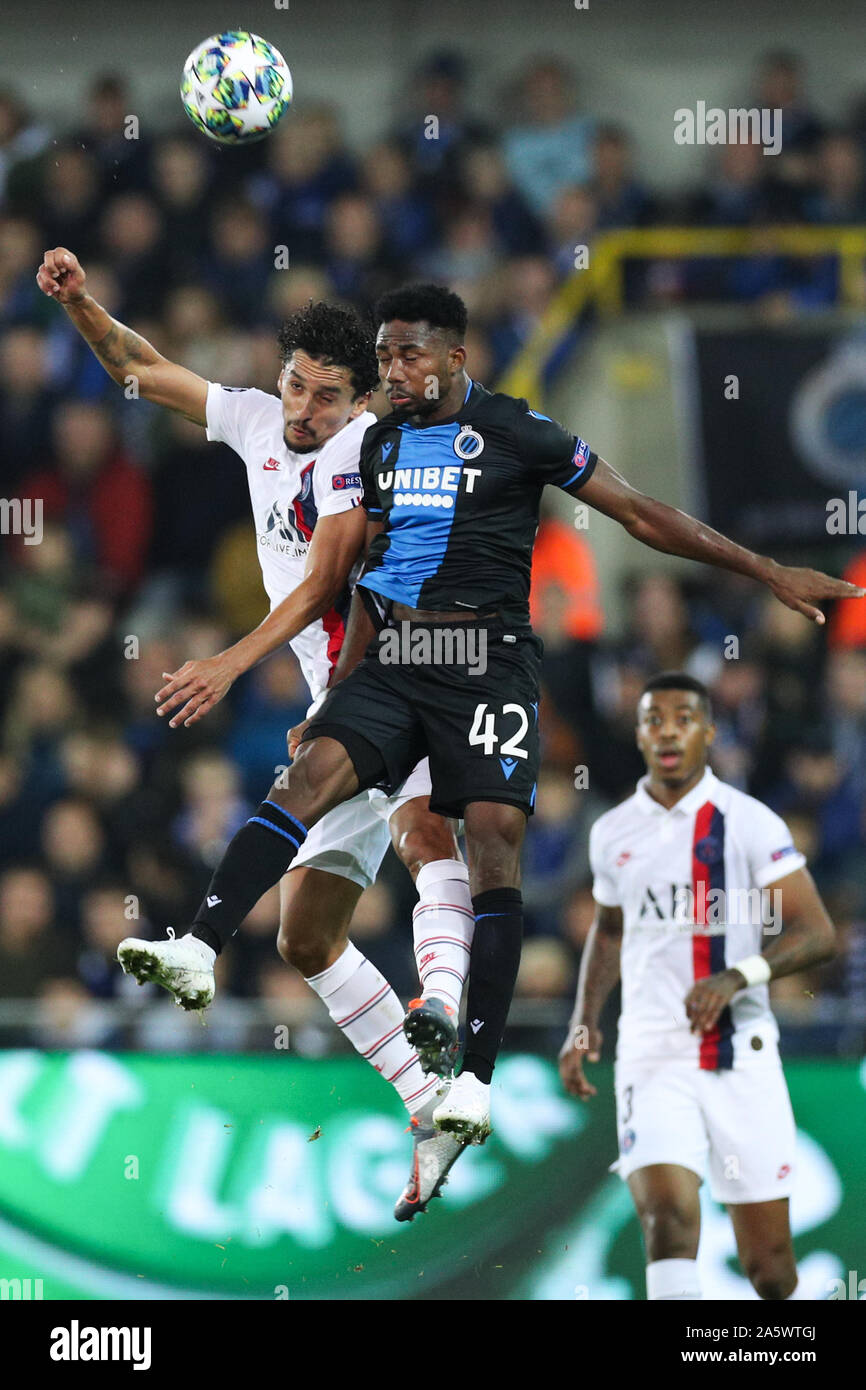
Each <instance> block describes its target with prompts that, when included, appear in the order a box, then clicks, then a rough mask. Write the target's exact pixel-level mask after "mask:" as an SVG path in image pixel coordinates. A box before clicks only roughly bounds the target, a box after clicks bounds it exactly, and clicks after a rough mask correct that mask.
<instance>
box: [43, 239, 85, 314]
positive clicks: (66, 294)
mask: <svg viewBox="0 0 866 1390" xmlns="http://www.w3.org/2000/svg"><path fill="white" fill-rule="evenodd" d="M84 280H85V275H84V271H83V270H82V268H81V265H80V263H79V260H78V257H77V256H74V255H73V254H72V252H71V251H67V249H66V247H65V246H55V248H54V250H53V251H46V252H45V258H44V260H43V262H42V264H41V266H40V267H39V269H38V270H37V272H36V283H37V285H38V286H39V288H40V290H41V291H42V293H43V294H47V295H48V298H49V299H56V300H57V303H58V304H71V303H72V302H73V300H76V299H83V298H84V295H85V293H86V291H85V289H84Z"/></svg>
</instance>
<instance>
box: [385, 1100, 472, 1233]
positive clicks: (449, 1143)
mask: <svg viewBox="0 0 866 1390" xmlns="http://www.w3.org/2000/svg"><path fill="white" fill-rule="evenodd" d="M435 1104H436V1098H435V1097H434V1099H433V1101H432V1102H428V1104H427V1105H425V1106H424V1109H423V1110H422V1111H421V1113H420V1114H419V1115H413V1116H412V1118H411V1120H410V1121H409V1129H410V1130H411V1131H412V1140H413V1144H414V1148H413V1151H412V1171H411V1172H410V1174H409V1181H408V1182H407V1184H406V1186H405V1187H404V1188H403V1191H402V1192H401V1193H400V1196H399V1197H398V1198H397V1202H396V1205H395V1207H394V1218H395V1220H397V1221H412V1220H413V1219H414V1218H415V1217H416V1216H418V1215H419V1213H421V1212H424V1211H426V1210H427V1203H428V1202H432V1200H433V1198H434V1197H441V1196H442V1188H443V1187H444V1186H445V1184H446V1182H447V1181H448V1174H449V1173H450V1172H451V1169H452V1168H453V1166H454V1164H455V1163H456V1162H457V1160H458V1158H459V1157H460V1155H461V1154H462V1152H463V1150H464V1149H465V1148H467V1147H468V1144H469V1140H468V1139H464V1138H463V1137H462V1135H458V1134H443V1133H442V1131H441V1130H439V1129H436V1127H435V1126H434V1124H433V1118H432V1111H433V1108H434V1106H435Z"/></svg>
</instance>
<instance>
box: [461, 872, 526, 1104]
mask: <svg viewBox="0 0 866 1390" xmlns="http://www.w3.org/2000/svg"><path fill="white" fill-rule="evenodd" d="M472 906H473V908H474V909H475V935H474V936H473V938H472V950H471V953H470V956H469V990H468V993H467V998H466V1051H465V1053H464V1056H463V1066H462V1068H461V1070H462V1071H471V1072H473V1073H474V1074H475V1076H477V1077H478V1080H479V1081H483V1082H484V1083H485V1084H486V1085H488V1086H489V1084H490V1081H491V1078H492V1076H493V1067H494V1065H495V1063H496V1056H497V1053H498V1052H499V1049H500V1047H501V1046H502V1035H503V1034H504V1032H505V1021H506V1019H507V1018H508V1010H509V1007H510V1005H511V997H512V995H513V994H514V985H515V983H516V980H517V968H518V966H519V965H520V947H521V943H522V941H523V898H522V897H521V895H520V889H519V888H491V889H490V890H489V891H488V892H486V893H479V894H478V896H477V897H475V898H473V899H472Z"/></svg>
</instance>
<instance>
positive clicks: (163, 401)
mask: <svg viewBox="0 0 866 1390" xmlns="http://www.w3.org/2000/svg"><path fill="white" fill-rule="evenodd" d="M38 282H39V285H40V288H41V289H43V291H44V292H45V293H46V294H48V295H49V296H51V297H52V298H54V299H56V300H57V302H58V303H60V304H61V305H62V306H63V308H64V309H65V310H66V312H67V314H68V315H69V317H70V319H71V320H72V322H73V323H74V324H75V326H76V328H77V329H78V331H79V332H80V333H81V334H82V335H83V337H84V338H85V339H86V340H87V341H88V343H89V344H90V345H91V347H92V349H93V351H94V353H95V355H96V356H97V358H98V359H99V361H100V362H102V364H103V366H104V367H105V369H106V370H107V371H108V372H109V374H110V375H111V376H112V377H113V378H114V380H115V381H117V382H119V383H120V384H123V383H125V382H126V381H127V380H128V378H129V377H130V376H133V375H134V376H135V377H136V378H137V380H138V387H139V394H140V395H141V396H144V397H145V398H146V399H148V400H152V401H155V402H156V403H157V404H160V405H165V406H167V407H168V408H169V409H172V410H176V411H178V412H180V413H181V414H182V415H184V416H185V417H186V418H187V419H189V420H192V421H193V422H194V423H196V424H198V425H202V426H204V427H205V428H206V429H207V433H208V438H209V439H211V440H217V441H222V442H225V443H226V444H228V445H229V446H230V447H231V448H232V449H233V450H234V451H235V453H237V454H238V455H239V456H240V457H241V458H242V459H243V461H244V463H245V465H246V470H247V481H248V484H249V491H250V500H251V504H252V511H253V518H254V522H255V526H256V532H257V540H258V545H257V551H258V557H259V563H260V565H261V570H262V578H263V581H264V586H265V589H266V591H267V594H268V597H269V599H270V603H271V612H270V613H269V615H268V617H267V618H265V620H264V621H263V622H262V623H261V624H260V626H259V627H257V628H256V629H255V631H254V632H251V633H249V634H248V635H247V636H245V637H242V638H241V639H240V640H239V641H238V642H236V643H234V644H233V645H232V646H230V647H229V648H227V649H226V651H224V652H221V653H219V654H218V655H216V656H213V657H209V658H206V659H203V660H199V661H190V662H186V663H185V664H184V665H182V666H181V667H180V668H179V669H178V670H177V671H175V672H173V673H167V683H166V684H165V685H164V686H163V688H162V689H161V690H160V691H159V693H158V694H157V696H156V699H157V702H158V707H157V713H158V714H159V715H161V716H163V717H167V718H168V719H169V722H170V724H171V726H172V727H173V728H174V727H178V726H179V725H190V724H194V723H195V722H196V721H197V720H199V719H201V718H203V717H204V715H205V714H206V713H207V712H208V711H209V710H210V709H212V708H213V707H214V705H216V703H217V702H218V701H219V700H221V699H222V698H223V696H224V695H225V694H226V693H227V691H228V690H229V689H230V688H231V686H232V684H233V683H234V681H235V680H236V679H237V678H238V676H239V675H240V674H241V673H242V672H244V671H247V670H249V669H250V668H251V667H252V666H254V665H255V664H257V663H258V662H259V661H261V660H262V659H263V658H265V657H266V656H267V655H269V653H271V652H273V651H275V650H276V649H277V648H278V647H280V646H282V645H283V644H284V643H286V642H289V644H290V645H291V647H292V649H293V650H294V652H295V654H296V656H297V657H298V660H299V662H300V665H301V669H302V671H303V674H304V676H305V678H306V681H307V684H308V685H309V688H310V693H311V695H312V697H313V700H314V707H315V702H316V701H317V700H319V701H320V700H321V699H322V698H323V696H324V691H325V689H326V687H327V685H328V681H329V678H330V676H331V674H332V672H333V669H334V665H335V662H336V660H337V657H338V654H339V651H340V645H341V642H342V640H343V636H344V632H345V622H344V620H345V617H346V613H347V610H348V602H349V597H350V593H349V590H350V586H351V583H352V582H353V580H354V577H355V575H356V573H357V570H358V562H359V559H360V551H361V549H362V547H363V544H364V531H365V514H364V510H363V508H362V506H361V500H362V488H361V480H360V473H359V462H358V460H359V452H360V446H361V441H362V439H363V436H364V432H365V430H366V429H367V427H368V426H369V425H370V424H372V423H373V422H374V421H375V416H374V415H373V414H372V413H371V412H370V411H369V410H368V409H367V407H368V404H369V400H370V395H371V392H372V391H373V390H374V389H375V388H376V386H377V385H378V375H377V369H376V359H375V352H374V341H373V335H372V332H371V331H370V329H369V328H368V327H367V326H366V325H365V324H364V323H363V322H362V321H361V320H360V319H359V317H358V316H357V315H356V314H355V312H354V311H353V310H351V309H347V308H343V307H340V306H337V305H331V304H326V303H317V304H310V305H309V306H308V307H307V308H304V309H301V310H299V311H298V312H297V313H296V314H294V315H293V316H292V317H291V318H290V319H288V320H287V322H285V323H284V324H283V326H282V328H281V330H280V333H279V340H278V341H279V349H280V361H281V371H280V374H279V378H278V382H277V386H278V390H279V392H280V396H279V398H278V397H276V396H273V395H271V394H269V393H268V392H265V391H258V390H248V389H243V388H240V389H239V388H235V387H224V386H220V385H218V384H216V383H214V382H207V381H205V380H204V379H203V378H202V377H200V376H197V375H196V374H195V373H194V372H191V371H188V370H187V369H186V368H185V367H182V366H180V365H178V364H177V363H175V362H170V361H168V360H167V359H166V358H164V357H163V356H162V355H161V354H160V353H158V352H157V351H156V350H155V349H154V348H153V347H152V346H151V345H150V344H149V343H147V342H145V341H144V339H142V338H140V337H139V336H138V335H137V334H136V333H134V332H132V331H131V330H130V329H129V328H127V327H125V326H124V325H123V324H121V323H118V322H117V321H116V320H114V319H112V318H110V316H109V315H108V314H107V313H106V311H105V310H104V309H103V308H102V307H101V306H100V305H98V304H97V303H96V302H95V301H94V300H93V299H92V298H91V297H90V296H89V295H88V294H87V290H86V285H85V273H84V271H83V269H82V268H81V266H80V264H79V263H78V261H77V259H76V257H75V256H74V255H73V253H72V252H71V251H68V250H67V249H66V248H64V247H57V248H55V249H54V250H52V251H48V252H46V254H45V259H44V262H43V264H42V266H40V269H39V274H38ZM203 485H206V475H205V476H203ZM429 792H430V776H429V769H428V767H427V764H426V762H425V761H423V760H419V763H418V766H415V767H413V769H411V770H410V771H409V773H408V776H407V778H406V780H405V781H404V783H403V784H402V786H401V787H400V788H398V789H397V790H396V793H395V795H393V796H386V795H385V794H384V793H378V794H374V793H370V794H368V793H367V792H363V793H360V794H359V795H357V796H356V797H354V798H353V799H352V800H351V801H349V802H347V803H346V804H345V805H343V806H339V807H337V808H335V809H334V811H333V812H332V814H331V815H329V816H327V817H326V818H325V819H324V820H321V821H319V823H318V824H317V825H316V826H315V828H314V829H313V830H312V832H311V834H310V835H309V836H308V837H307V839H306V842H305V844H304V846H303V849H302V851H301V852H300V853H299V854H298V855H297V857H296V858H295V859H294V861H293V863H292V866H291V869H290V871H289V872H288V873H286V874H285V876H284V877H283V878H282V879H281V883H280V928H279V936H278V940H277V945H278V950H279V952H280V955H281V956H282V957H283V959H284V960H285V961H286V962H287V963H289V964H291V965H293V966H294V967H295V968H297V969H298V970H299V971H300V972H301V974H302V975H303V976H304V978H305V979H306V980H307V982H308V984H310V986H311V988H312V989H314V990H315V992H316V993H317V994H318V995H319V997H320V998H321V999H322V1000H323V1001H324V1003H325V1005H326V1006H327V1008H328V1011H329V1013H330V1014H331V1017H332V1018H333V1020H334V1022H335V1023H336V1024H337V1026H338V1027H339V1028H340V1029H341V1030H342V1032H343V1033H344V1034H345V1035H346V1037H347V1038H348V1039H349V1041H350V1042H351V1043H352V1044H353V1046H354V1047H355V1048H356V1049H357V1051H358V1052H359V1053H360V1054H361V1055H362V1056H363V1057H364V1058H365V1059H366V1060H367V1061H368V1062H369V1063H370V1065H371V1066H372V1067H374V1068H375V1070H376V1071H377V1072H379V1074H380V1075H381V1076H382V1077H383V1078H384V1079H385V1080H387V1081H389V1082H390V1083H391V1084H392V1086H393V1087H394V1089H395V1090H396V1091H397V1093H398V1094H399V1096H400V1098H401V1100H402V1101H403V1103H404V1104H405V1106H406V1108H407V1110H408V1111H409V1115H410V1121H411V1128H412V1134H413V1139H414V1146H413V1162H412V1170H411V1174H410V1178H409V1181H408V1183H407V1185H406V1187H405V1189H404V1191H403V1193H402V1194H401V1196H400V1198H399V1199H398V1202H397V1205H396V1208H395V1215H396V1217H397V1219H398V1220H411V1219H412V1217H413V1216H415V1215H416V1214H417V1213H419V1212H422V1211H424V1210H425V1208H426V1205H427V1203H428V1201H429V1200H430V1199H431V1198H432V1197H433V1196H436V1195H438V1193H439V1191H440V1189H441V1187H442V1185H443V1183H444V1181H445V1178H446V1176H447V1173H448V1171H449V1169H450V1167H451V1165H452V1164H453V1162H454V1161H455V1159H456V1158H457V1157H458V1155H459V1154H460V1152H461V1151H462V1148H463V1147H464V1144H463V1141H462V1140H461V1139H459V1138H455V1137H454V1136H451V1135H442V1134H440V1133H438V1132H437V1131H435V1130H434V1128H433V1125H432V1120H431V1115H432V1110H433V1107H434V1106H435V1104H436V1101H437V1099H438V1098H439V1097H440V1096H441V1094H442V1089H443V1088H442V1086H441V1085H440V1082H439V1078H438V1076H436V1075H432V1076H431V1075H430V1073H431V1072H439V1073H443V1074H445V1075H446V1076H447V1075H448V1074H449V1073H450V1070H451V1067H452V1065H453V1055H454V1052H455V1050H456V1049H454V1048H453V1047H452V1048H451V1049H450V1050H448V1051H443V1050H442V1047H441V1045H440V1043H439V1040H438V1033H437V1034H436V1035H435V1036H434V1037H433V1039H432V1043H431V1046H430V1047H428V1048H426V1049H425V1048H424V1047H423V1044H424V1042H425V1040H426V1039H425V1036H424V1034H423V1032H422V1034H421V1036H420V1038H419V1039H418V1042H419V1050H418V1051H416V1048H415V1047H414V1046H412V1045H410V1043H409V1041H408V1039H407V1038H406V1036H405V1035H404V1033H403V1028H402V1024H403V1008H402V1006H401V1004H400V1001H399V1000H398V998H397V996H396V994H395V992H394V990H393V989H392V988H391V987H390V985H389V984H388V982H387V981H386V980H385V979H384V978H383V976H382V975H381V974H380V973H379V971H378V970H377V969H376V968H375V967H374V966H373V965H372V964H371V962H370V961H368V960H367V959H366V957H365V956H364V955H363V954H362V953H361V952H360V951H359V950H358V949H357V947H356V946H355V945H354V944H353V943H351V942H350V940H349V924H350V922H351V919H352V915H353V913H354V911H355V907H356V906H357V902H358V899H359V897H360V895H361V893H362V891H363V890H364V888H366V887H367V886H368V885H369V884H371V883H372V882H373V881H374V879H375V877H376V875H377V873H378V871H379V867H380V865H381V862H382V859H383V858H384V855H385V853H386V850H387V848H388V844H389V843H390V842H391V841H393V843H394V847H395V850H396V852H397V854H398V856H399V857H400V859H401V860H402V862H403V863H404V864H405V866H406V867H407V869H408V870H409V872H410V873H411V875H412V877H413V879H414V880H415V886H416V889H417V891H418V895H419V903H418V906H417V907H416V909H415V913H414V922H413V927H414V944H415V955H416V960H417V961H418V964H419V973H420V977H421V991H422V993H421V996H420V997H421V998H422V999H423V1001H424V1005H425V1008H427V1009H429V1010H431V1011H432V1012H433V1014H434V1016H437V1015H442V1016H443V1017H445V1018H448V1017H450V1016H453V1017H455V1018H456V1017H457V1013H458V1011H459V1006H460V997H461V993H462V988H463V982H464V980H465V978H466V973H467V970H468V963H469V948H470V944H471V940H472V932H473V929H474V916H473V912H472V901H471V896H470V893H469V882H468V871H467V869H466V866H465V864H464V863H463V862H462V861H461V859H460V856H459V853H458V850H457V845H456V841H455V839H454V833H453V829H452V827H451V826H450V824H449V823H448V821H447V820H446V819H444V818H443V817H441V816H438V815H434V814H432V813H431V812H430V810H429V804H428V800H429ZM270 810H271V811H273V807H271V808H270ZM259 896H260V895H259V894H256V898H258V897H259ZM210 897H212V895H209V898H210ZM217 944H219V943H217ZM118 958H119V960H120V962H121V964H122V965H123V968H124V969H125V970H127V971H129V972H130V973H132V974H134V975H135V977H136V978H137V979H139V980H140V981H141V982H144V980H146V979H153V980H155V982H156V983H158V984H161V985H164V986H165V987H166V988H168V989H170V991H171V993H172V994H173V995H174V997H175V999H176V1000H177V1002H178V1003H180V1004H182V1005H183V1007H185V1008H194V1009H201V1008H204V1007H206V1006H207V1005H208V1004H209V1003H210V1001H211V999H212V998H213V995H214V977H213V964H214V960H215V951H214V949H211V945H210V944H207V943H205V942H203V941H201V940H199V939H197V938H195V937H190V936H188V937H186V938H184V939H182V940H174V939H169V940H168V941H164V942H148V941H143V940H139V939H137V938H128V939H127V940H125V941H123V942H121V944H120V947H119V948H118Z"/></svg>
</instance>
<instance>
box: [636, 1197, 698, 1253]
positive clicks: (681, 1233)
mask: <svg viewBox="0 0 866 1390" xmlns="http://www.w3.org/2000/svg"><path fill="white" fill-rule="evenodd" d="M638 1215H639V1217H640V1223H641V1228H642V1230H643V1237H644V1243H645V1245H646V1250H647V1257H648V1259H651V1260H680V1259H682V1260H690V1259H693V1258H694V1255H695V1251H696V1250H697V1242H698V1228H697V1224H696V1221H695V1217H694V1214H693V1213H692V1212H691V1211H688V1210H687V1209H686V1208H685V1207H683V1206H681V1205H680V1203H678V1202H675V1201H659V1202H654V1203H652V1205H647V1206H645V1207H643V1208H641V1209H639V1211H638Z"/></svg>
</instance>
